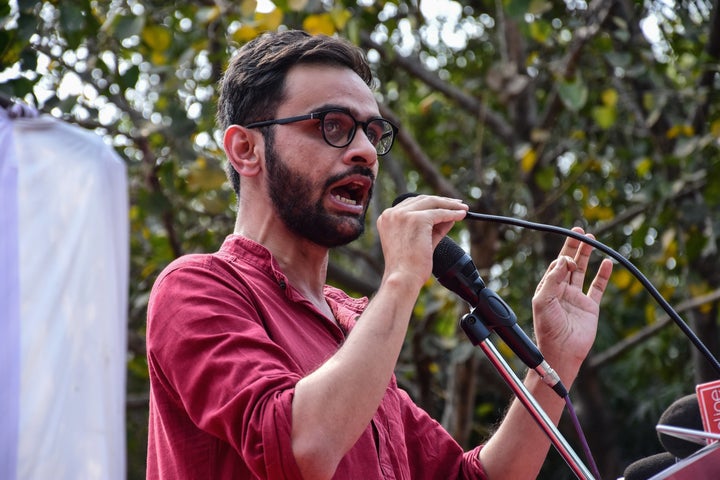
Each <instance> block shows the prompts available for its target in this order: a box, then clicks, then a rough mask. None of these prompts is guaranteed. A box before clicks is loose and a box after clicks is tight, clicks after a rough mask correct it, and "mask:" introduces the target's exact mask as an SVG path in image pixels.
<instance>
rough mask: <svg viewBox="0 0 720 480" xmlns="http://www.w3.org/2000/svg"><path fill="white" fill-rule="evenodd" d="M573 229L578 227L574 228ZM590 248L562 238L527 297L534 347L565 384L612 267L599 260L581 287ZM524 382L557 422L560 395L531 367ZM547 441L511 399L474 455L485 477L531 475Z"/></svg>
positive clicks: (582, 351)
mask: <svg viewBox="0 0 720 480" xmlns="http://www.w3.org/2000/svg"><path fill="white" fill-rule="evenodd" d="M574 230H575V231H578V232H581V233H582V230H581V229H579V228H576V229H574ZM591 252H592V247H591V246H590V245H588V244H586V243H582V242H580V241H579V240H576V239H572V238H569V239H567V240H566V242H565V244H564V246H563V248H562V250H561V251H560V255H559V256H558V258H557V259H556V260H555V261H553V262H552V263H551V264H550V266H549V267H548V270H547V271H546V273H545V275H544V276H543V278H542V280H541V281H540V283H539V284H538V287H537V289H536V291H535V296H534V297H533V301H532V306H533V318H534V322H535V335H536V338H537V341H538V347H539V348H540V350H541V351H542V352H543V355H544V357H545V359H546V360H547V361H548V363H549V364H550V365H551V366H552V367H553V368H554V369H555V370H556V371H557V373H558V374H559V375H560V378H562V381H563V383H564V384H565V385H566V386H567V387H568V388H570V385H571V384H572V382H573V381H574V380H575V377H576V376H577V373H578V371H579V369H580V365H581V363H582V362H583V360H584V359H585V357H586V356H587V354H588V353H589V351H590V348H591V347H592V344H593V342H594V340H595V333H596V331H597V320H598V314H599V309H600V300H601V299H602V295H603V293H604V291H605V287H606V286H607V283H608V280H609V278H610V273H611V272H612V262H611V261H610V260H608V259H605V260H603V262H602V263H601V264H600V267H599V269H598V272H597V274H596V276H595V278H594V279H593V281H592V283H591V285H590V287H589V288H588V290H587V292H586V293H583V290H582V289H583V282H584V279H585V272H586V269H587V266H588V263H589V259H590V253H591ZM525 385H526V386H527V388H528V390H529V391H530V393H531V394H532V395H533V396H534V397H535V399H536V400H537V401H538V402H539V403H540V405H541V406H542V408H543V410H545V412H546V413H547V414H548V416H549V417H550V418H551V419H552V420H553V421H554V422H555V423H556V424H557V422H558V421H559V420H560V417H561V415H562V413H563V409H564V407H565V402H564V401H563V399H561V398H560V397H558V396H557V394H556V393H555V392H554V391H553V390H551V389H550V388H549V387H548V386H547V385H545V384H544V383H543V382H542V380H540V378H539V377H538V376H537V374H535V373H534V372H532V371H531V372H530V373H528V376H527V378H526V380H525ZM549 447H550V440H549V439H548V438H547V436H546V435H545V433H544V432H543V431H542V430H541V429H540V427H539V426H538V425H537V424H536V423H535V421H534V420H533V419H532V417H531V416H530V415H529V414H528V413H527V411H526V410H525V407H524V406H523V405H522V404H521V403H520V402H518V401H517V400H515V401H514V402H513V403H512V405H511V406H510V409H509V410H508V413H507V415H506V417H505V419H504V420H503V422H502V424H501V426H500V428H499V429H498V431H497V432H496V433H495V435H493V437H492V438H491V439H490V440H489V441H488V444H487V445H486V446H485V447H484V448H483V449H482V450H481V451H480V459H481V461H482V464H483V467H484V468H485V471H486V472H487V475H488V477H489V478H490V479H491V480H497V479H504V478H507V479H517V478H536V477H537V475H538V473H539V471H540V468H541V467H542V465H543V462H544V461H545V457H546V456H547V452H548V449H549ZM518 452H522V455H518Z"/></svg>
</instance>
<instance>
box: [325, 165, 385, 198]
mask: <svg viewBox="0 0 720 480" xmlns="http://www.w3.org/2000/svg"><path fill="white" fill-rule="evenodd" d="M353 175H362V176H364V177H368V178H369V179H370V181H372V183H373V185H374V184H375V174H374V173H373V171H372V170H371V169H370V168H368V167H364V166H362V165H355V166H354V167H352V168H351V169H350V170H348V171H346V172H343V173H339V174H337V175H334V176H332V177H330V178H328V179H327V180H326V181H325V189H327V188H330V185H332V184H334V183H336V182H339V181H340V180H343V179H344V178H346V177H350V176H353ZM370 191H371V192H372V187H370Z"/></svg>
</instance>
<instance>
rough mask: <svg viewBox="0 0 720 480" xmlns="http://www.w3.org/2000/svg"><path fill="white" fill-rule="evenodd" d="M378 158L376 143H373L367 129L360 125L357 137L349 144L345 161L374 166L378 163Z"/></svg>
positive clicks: (356, 133)
mask: <svg viewBox="0 0 720 480" xmlns="http://www.w3.org/2000/svg"><path fill="white" fill-rule="evenodd" d="M377 159H378V154H377V150H376V149H375V145H373V144H372V142H371V141H370V139H369V138H368V136H367V134H366V133H365V131H364V130H363V129H362V128H359V127H358V129H357V131H356V132H355V138H353V139H352V142H350V144H349V145H348V146H347V150H346V152H345V161H346V162H348V163H352V164H364V165H366V166H369V167H373V166H375V164H376V163H377Z"/></svg>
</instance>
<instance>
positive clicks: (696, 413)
mask: <svg viewBox="0 0 720 480" xmlns="http://www.w3.org/2000/svg"><path fill="white" fill-rule="evenodd" d="M658 423H660V424H662V425H671V426H675V427H682V428H689V429H691V430H700V431H703V430H704V428H703V423H702V417H701V416H700V406H699V404H698V398H697V394H694V393H693V394H691V395H686V396H684V397H682V398H679V399H677V400H675V401H674V402H673V403H672V404H671V405H670V406H669V407H668V408H667V409H666V410H665V411H664V412H663V414H662V415H661V416H660V420H659V421H658ZM658 440H660V443H661V444H662V446H663V447H664V448H665V450H667V451H668V452H670V453H672V454H673V455H674V456H676V457H678V458H685V457H688V456H690V455H692V454H693V453H695V452H697V451H698V450H700V449H701V448H702V445H700V444H697V443H694V442H690V441H688V440H683V439H682V438H677V437H673V436H672V435H668V434H666V433H662V432H658Z"/></svg>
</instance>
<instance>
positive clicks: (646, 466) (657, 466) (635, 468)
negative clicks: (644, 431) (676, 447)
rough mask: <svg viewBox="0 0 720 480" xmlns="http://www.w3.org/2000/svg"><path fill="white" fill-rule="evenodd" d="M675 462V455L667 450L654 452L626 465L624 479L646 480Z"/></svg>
mask: <svg viewBox="0 0 720 480" xmlns="http://www.w3.org/2000/svg"><path fill="white" fill-rule="evenodd" d="M674 464H675V457H674V456H672V455H671V454H669V453H668V452H662V453H656V454H655V455H651V456H649V457H645V458H641V459H640V460H636V461H635V462H633V463H631V464H630V465H628V467H627V468H626V469H625V472H624V473H623V476H624V477H625V480H647V479H648V478H650V477H652V476H653V475H655V474H657V473H660V472H662V471H663V470H665V469H666V468H668V467H670V466H671V465H674Z"/></svg>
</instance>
